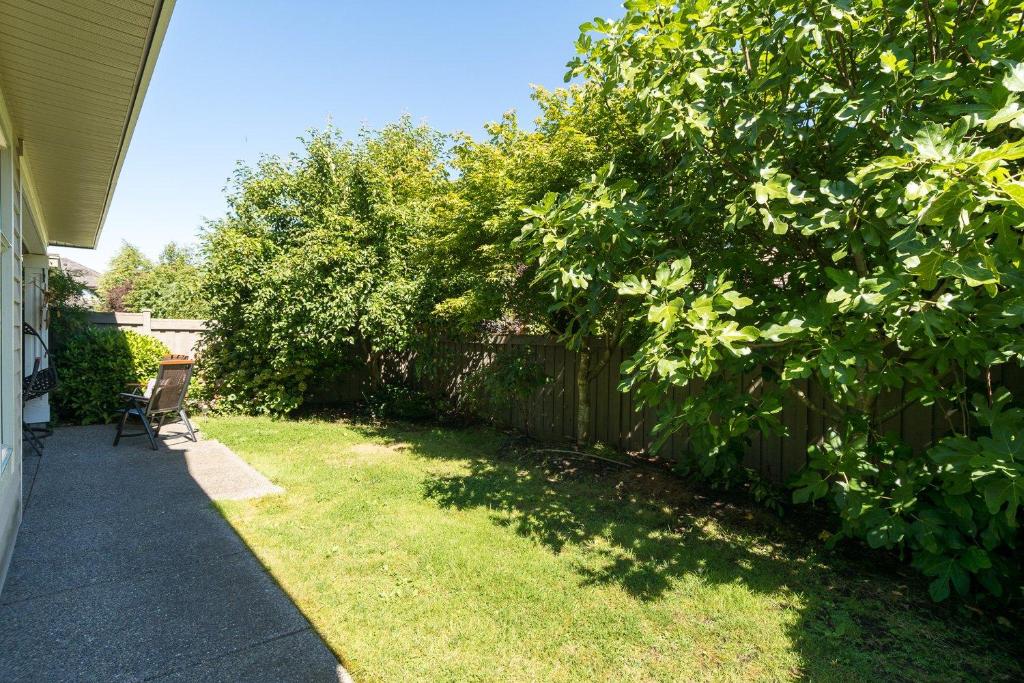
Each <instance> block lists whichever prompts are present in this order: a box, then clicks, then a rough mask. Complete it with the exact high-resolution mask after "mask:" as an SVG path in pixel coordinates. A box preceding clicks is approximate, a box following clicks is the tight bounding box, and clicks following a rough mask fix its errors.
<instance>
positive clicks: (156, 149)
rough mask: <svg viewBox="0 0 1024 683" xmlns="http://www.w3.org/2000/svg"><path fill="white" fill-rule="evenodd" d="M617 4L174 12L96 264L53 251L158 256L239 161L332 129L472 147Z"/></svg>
mask: <svg viewBox="0 0 1024 683" xmlns="http://www.w3.org/2000/svg"><path fill="white" fill-rule="evenodd" d="M620 5H621V0H546V1H545V0H519V1H513V0H506V1H504V2H502V1H500V0H477V1H475V2H466V1H462V0H459V1H444V0H419V1H413V0H403V1H390V2H389V1H386V0H379V1H377V2H355V1H351V0H335V1H334V2H327V1H311V0H305V1H303V2H286V1H285V0H281V1H278V2H271V1H267V0H260V1H254V0H250V1H248V2H235V1H230V2H229V1H227V0H217V1H215V2H210V1H208V0H178V2H177V4H176V6H175V10H174V15H173V17H172V19H171V24H170V28H169V30H168V32H167V37H166V39H165V40H164V45H163V49H162V51H161V53H160V59H159V61H158V62H157V67H156V71H155V73H154V75H153V80H152V82H151V83H150V86H149V91H148V94H147V95H146V101H145V104H144V106H143V109H142V114H141V116H140V117H139V122H138V125H137V126H136V129H135V135H134V137H133V140H132V145H131V148H130V149H129V152H128V156H127V159H126V160H125V164H124V167H123V169H122V171H121V177H120V180H119V181H118V186H117V191H116V193H115V195H114V200H113V203H112V204H111V207H110V212H109V214H108V216H107V222H106V225H105V226H104V228H103V233H102V234H101V236H100V241H99V245H98V247H97V249H96V250H81V249H65V248H55V249H53V251H56V252H58V253H62V254H66V255H67V256H69V257H70V258H73V259H75V260H77V261H80V262H82V263H84V264H86V265H88V266H91V267H93V268H97V269H99V270H102V269H104V268H105V266H106V264H107V262H108V261H109V259H110V257H111V256H112V255H113V253H114V252H115V251H116V250H117V249H118V248H119V246H120V244H121V241H122V240H125V239H127V240H129V241H130V242H133V243H134V244H137V245H138V246H139V247H141V248H142V249H143V251H145V252H146V253H148V254H150V255H151V256H155V255H156V254H157V253H159V250H160V248H161V247H162V246H163V245H164V244H165V243H167V242H168V241H171V240H176V241H179V242H186V243H193V242H194V241H195V240H196V234H197V231H198V228H199V227H200V226H201V225H202V223H203V220H204V218H214V217H217V216H220V215H222V214H223V213H224V211H225V208H226V207H225V203H224V187H225V184H226V182H227V179H228V177H229V176H230V175H231V173H232V171H233V169H234V168H235V164H236V162H237V161H247V162H251V161H253V160H255V159H256V158H258V157H259V155H260V154H263V153H273V154H283V153H287V152H289V151H291V150H293V149H294V148H295V147H296V142H295V139H296V137H298V136H299V135H301V134H302V133H303V132H304V131H305V130H306V129H308V128H310V127H322V126H323V125H324V124H325V123H326V122H327V121H328V119H330V120H331V121H333V123H334V124H335V125H336V126H339V127H340V128H341V129H342V131H343V132H344V133H345V134H346V135H352V134H354V133H356V132H357V131H358V129H359V127H360V126H361V125H363V124H368V125H370V126H374V127H378V126H380V125H382V124H384V123H387V122H389V121H393V120H395V119H397V118H398V117H399V116H401V115H402V114H403V113H409V114H410V115H412V116H413V118H414V119H415V120H416V121H424V122H426V123H428V124H430V125H431V126H434V127H435V128H438V129H440V130H445V131H453V130H462V131H466V132H468V133H470V134H472V135H481V134H482V125H483V124H484V123H485V122H486V121H493V120H496V119H498V118H500V117H501V115H502V113H503V112H505V111H507V110H509V109H516V110H518V111H519V112H520V114H521V115H522V116H523V119H524V120H528V119H532V118H533V116H534V115H535V114H536V110H535V109H534V107H533V106H532V103H531V102H530V99H529V95H530V87H529V86H530V84H531V83H537V84H540V85H544V86H547V87H557V86H559V85H561V84H562V76H563V74H564V72H565V68H564V65H565V63H566V62H567V61H568V60H569V59H571V58H572V56H573V54H574V46H573V43H574V41H575V39H576V36H577V35H578V31H577V27H578V26H579V25H580V24H581V23H583V22H584V21H587V20H589V19H591V18H593V17H595V16H605V17H612V16H618V15H619V14H621V10H620Z"/></svg>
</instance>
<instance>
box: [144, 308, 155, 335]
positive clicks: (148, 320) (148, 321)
mask: <svg viewBox="0 0 1024 683" xmlns="http://www.w3.org/2000/svg"><path fill="white" fill-rule="evenodd" d="M152 331H153V311H152V310H150V309H148V308H143V309H142V333H143V334H150V333H151V332H152Z"/></svg>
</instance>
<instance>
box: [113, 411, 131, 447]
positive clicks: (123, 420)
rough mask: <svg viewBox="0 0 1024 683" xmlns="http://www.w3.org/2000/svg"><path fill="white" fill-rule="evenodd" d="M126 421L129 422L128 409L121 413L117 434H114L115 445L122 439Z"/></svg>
mask: <svg viewBox="0 0 1024 683" xmlns="http://www.w3.org/2000/svg"><path fill="white" fill-rule="evenodd" d="M126 422H128V411H127V410H126V411H124V413H123V414H122V415H121V421H120V422H119V423H118V424H117V434H116V435H115V436H114V445H115V446H116V445H117V442H118V441H120V440H121V432H123V431H124V425H125V423H126Z"/></svg>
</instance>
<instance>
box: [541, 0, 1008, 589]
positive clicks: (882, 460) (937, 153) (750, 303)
mask: <svg viewBox="0 0 1024 683" xmlns="http://www.w3.org/2000/svg"><path fill="white" fill-rule="evenodd" d="M625 6H626V14H625V16H623V17H622V18H621V19H619V20H618V21H614V22H612V21H605V20H603V19H595V20H594V22H593V23H591V24H587V25H585V26H584V27H583V31H584V33H583V35H581V37H580V39H579V42H578V49H579V57H578V58H577V59H576V60H575V61H574V62H573V64H572V67H571V68H572V70H571V72H570V73H569V74H568V77H569V78H582V79H585V81H586V82H587V83H588V84H591V85H592V87H597V88H599V89H600V92H601V95H602V97H601V98H599V99H598V102H597V103H595V104H599V103H600V102H601V101H608V102H616V101H625V106H624V108H625V110H626V111H628V112H629V116H630V117H631V126H632V129H633V130H635V131H637V133H638V135H639V136H640V140H639V142H640V144H639V146H638V147H634V148H633V149H634V151H635V150H636V149H642V150H645V151H644V152H642V153H639V154H634V155H633V156H632V157H630V156H629V155H628V154H621V155H618V156H617V158H616V160H615V163H614V164H609V165H608V166H606V167H605V168H604V169H602V170H601V172H599V173H597V174H595V176H594V177H593V178H592V179H591V180H589V181H588V182H586V183H583V184H581V185H580V186H579V187H578V188H576V189H575V190H573V191H572V192H569V193H562V194H559V195H556V194H554V193H552V194H550V195H548V196H547V198H546V199H545V200H544V201H543V202H540V203H539V204H538V205H536V206H535V207H533V208H532V209H530V212H529V213H530V218H531V223H530V225H528V226H527V227H526V228H525V229H524V235H523V238H522V239H523V241H524V242H525V243H527V244H528V245H530V246H532V248H533V251H532V253H533V254H534V256H535V258H536V259H537V261H538V263H539V267H538V278H539V280H540V281H541V282H543V283H544V284H545V285H546V286H548V287H549V288H550V289H551V291H552V292H553V293H554V295H555V299H556V302H555V304H556V306H559V307H561V309H562V310H564V311H566V312H567V314H568V315H571V316H572V324H571V325H570V326H569V329H570V330H571V331H572V336H574V337H576V338H578V337H580V336H582V335H584V334H588V333H591V331H592V330H594V329H595V328H598V329H600V328H601V326H602V325H604V327H605V328H613V327H614V325H613V324H608V319H609V318H614V319H618V320H624V321H626V323H625V325H623V328H624V329H625V331H626V333H627V334H628V335H629V337H630V338H631V340H632V341H633V344H631V346H633V348H635V349H636V352H635V353H634V354H633V356H632V357H631V358H630V359H629V360H628V361H627V362H626V363H624V364H623V366H622V373H623V375H624V377H625V381H624V383H623V387H622V388H623V389H632V390H635V391H636V392H637V394H638V395H639V396H640V398H641V400H642V401H643V403H644V404H645V405H646V406H649V407H653V408H657V409H659V410H660V413H661V417H660V420H659V423H658V425H657V426H656V427H655V433H656V435H657V436H658V437H660V440H661V441H662V442H664V440H665V439H668V438H670V437H671V436H672V435H673V434H676V433H680V432H682V431H684V430H685V433H686V434H687V436H688V439H689V443H690V444H691V447H692V449H693V451H694V453H695V455H696V456H697V457H698V458H700V459H701V469H702V470H703V471H704V473H705V474H708V475H714V474H716V473H720V472H722V471H723V470H724V471H728V470H729V469H731V468H735V467H738V466H740V465H741V463H740V461H739V460H738V459H737V458H736V454H737V453H740V452H742V444H743V442H744V440H745V439H746V438H747V434H748V432H749V431H750V430H751V429H752V428H753V429H759V430H761V431H762V432H768V433H772V434H777V433H779V432H780V431H784V427H783V425H782V423H781V421H780V416H781V413H782V410H783V405H785V403H786V402H787V401H797V402H800V403H802V404H804V405H805V406H806V407H807V408H808V410H811V411H813V412H816V413H817V414H818V416H819V417H820V418H821V419H823V420H825V422H826V424H828V425H832V427H831V428H830V429H829V430H828V434H827V436H826V438H825V439H824V440H823V441H822V442H821V443H816V444H813V445H812V447H811V449H810V452H809V463H808V467H807V468H806V470H805V471H804V472H803V473H802V475H801V477H800V478H799V480H798V481H797V482H795V485H796V487H797V488H796V490H795V496H794V499H795V501H796V502H804V503H813V502H814V501H822V502H823V503H827V504H828V505H829V506H830V507H831V508H832V509H833V510H834V511H835V512H836V513H837V516H838V532H839V533H837V534H836V536H835V538H842V537H852V538H856V539H860V540H863V541H864V542H866V543H867V544H868V545H870V546H871V547H872V548H887V549H893V550H897V551H899V552H901V553H909V555H910V556H911V558H912V560H913V563H914V565H915V566H916V567H917V568H919V569H920V570H921V571H922V572H923V573H924V574H925V575H927V576H929V577H931V579H932V583H931V594H932V596H933V597H934V598H935V599H936V600H942V599H945V598H946V597H948V596H949V594H950V592H951V591H955V592H956V593H958V594H961V595H963V594H967V593H969V592H976V593H984V592H988V593H991V594H993V595H996V596H1004V597H1010V598H1020V597H1022V595H1024V594H1022V591H1021V586H1022V583H1021V575H1022V569H1024V563H1022V555H1021V553H1020V552H1019V547H1020V541H1021V534H1020V527H1021V521H1022V519H1024V441H1022V438H1021V437H1022V433H1024V410H1022V407H1021V399H1022V397H1021V396H1020V395H1019V392H1018V395H1017V396H1011V395H1010V393H1009V392H1007V391H1005V390H1000V388H999V387H998V386H993V383H994V382H996V381H997V378H998V377H999V373H1000V371H1001V370H1002V366H1006V365H1010V364H1013V365H1018V366H1019V365H1020V364H1021V363H1022V362H1024V344H1022V343H1021V339H1022V335H1021V331H1022V326H1024V269H1022V263H1024V244H1022V235H1021V226H1022V225H1024V183H1022V182H1021V178H1022V171H1024V164H1022V159H1024V137H1022V130H1024V109H1022V108H1021V99H1022V98H1024V40H1022V39H1021V36H1020V27H1021V25H1022V9H1021V6H1020V4H1019V3H995V2H991V3H978V2H975V3H953V2H947V3H939V2H936V3H929V2H913V1H911V0H892V1H891V2H877V1H873V0H853V1H851V2H843V3H821V2H805V1H804V0H799V1H798V0H756V1H754V2H749V1H748V0H743V1H742V2H740V1H738V0H723V1H721V2H715V3H709V2H706V1H705V0H682V1H680V2H669V1H667V0H629V1H628V2H626V3H625ZM626 151H627V150H623V152H626ZM612 322H614V320H613V321H612ZM566 336H567V337H570V335H566ZM570 340H571V339H570ZM807 381H809V382H811V383H813V384H814V385H815V386H816V387H818V388H819V389H820V391H821V394H822V395H823V398H824V400H823V401H817V400H812V399H811V398H810V397H809V396H808V395H807V393H806V392H805V391H804V389H803V388H802V387H803V386H804V382H807ZM900 392H902V403H901V404H899V405H896V406H894V407H893V408H892V409H888V408H885V407H883V406H885V405H886V403H885V401H886V400H887V399H889V398H890V397H892V396H894V395H900ZM914 404H920V405H924V406H929V407H933V410H934V411H935V414H936V415H937V416H938V419H940V420H942V422H943V425H944V427H945V428H946V429H947V432H948V435H947V436H945V437H943V438H941V439H939V440H936V441H935V442H933V443H929V444H918V446H922V447H919V448H911V447H910V445H909V444H906V443H902V442H900V440H899V437H898V435H894V434H892V433H890V430H889V429H887V420H888V419H889V418H891V417H892V416H894V415H898V414H899V413H900V411H901V410H903V409H904V408H906V407H908V406H911V405H914Z"/></svg>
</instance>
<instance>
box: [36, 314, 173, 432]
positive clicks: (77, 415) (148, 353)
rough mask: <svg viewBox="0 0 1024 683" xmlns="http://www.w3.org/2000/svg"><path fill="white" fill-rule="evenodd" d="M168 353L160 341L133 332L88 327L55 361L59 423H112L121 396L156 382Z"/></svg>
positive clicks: (63, 346) (64, 344)
mask: <svg viewBox="0 0 1024 683" xmlns="http://www.w3.org/2000/svg"><path fill="white" fill-rule="evenodd" d="M169 353H170V350H169V349H168V348H167V347H166V346H165V345H164V344H163V343H161V342H160V341H158V340H156V339H154V338H152V337H147V336H145V335H141V334H137V333H135V332H131V331H121V330H117V329H103V328H97V327H89V328H85V329H83V330H80V331H78V332H76V333H75V334H73V335H71V336H70V337H68V338H67V339H66V340H64V341H63V342H62V344H61V348H60V352H59V354H58V355H55V356H54V364H55V366H56V368H57V374H58V377H59V379H60V386H59V387H58V388H57V390H56V391H55V392H54V395H53V399H54V405H55V407H56V409H57V415H58V417H59V418H60V419H61V420H62V421H65V422H71V423H75V424H93V423H97V422H110V421H111V420H112V419H114V418H115V417H116V416H117V412H118V410H119V409H120V408H122V407H123V405H124V403H123V401H121V400H120V399H118V396H117V395H118V394H119V393H120V392H122V391H128V385H130V384H132V383H140V384H144V383H145V382H147V381H148V380H149V379H151V378H152V377H154V376H155V375H156V372H157V367H158V365H159V363H160V359H161V358H162V357H163V356H165V355H167V354H169Z"/></svg>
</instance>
